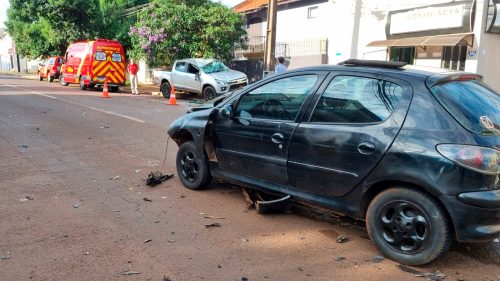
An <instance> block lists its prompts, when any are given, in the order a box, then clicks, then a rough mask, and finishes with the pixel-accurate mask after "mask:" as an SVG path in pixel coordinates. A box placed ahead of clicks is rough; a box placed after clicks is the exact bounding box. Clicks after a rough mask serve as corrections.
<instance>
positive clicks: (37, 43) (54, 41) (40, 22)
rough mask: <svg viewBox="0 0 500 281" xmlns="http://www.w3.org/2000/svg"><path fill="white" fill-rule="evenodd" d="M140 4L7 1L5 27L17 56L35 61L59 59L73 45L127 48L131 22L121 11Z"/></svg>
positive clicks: (133, 0)
mask: <svg viewBox="0 0 500 281" xmlns="http://www.w3.org/2000/svg"><path fill="white" fill-rule="evenodd" d="M145 2H146V1H144V0H10V7H9V10H8V12H7V17H8V18H7V22H6V27H7V31H8V32H9V34H10V35H11V36H12V38H13V39H14V41H15V42H16V49H17V52H18V53H19V54H21V55H24V56H27V57H30V58H37V57H46V56H53V55H62V54H64V52H65V51H66V48H67V47H68V45H69V44H70V43H72V42H74V41H78V40H87V39H95V38H108V39H115V40H118V41H120V42H122V44H124V46H125V47H128V46H130V38H129V36H128V34H127V32H128V29H129V26H130V25H131V24H132V23H133V21H135V18H131V17H124V16H123V11H124V9H126V8H128V7H131V6H134V5H137V4H142V3H145Z"/></svg>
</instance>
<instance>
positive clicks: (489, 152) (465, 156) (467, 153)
mask: <svg viewBox="0 0 500 281" xmlns="http://www.w3.org/2000/svg"><path fill="white" fill-rule="evenodd" d="M436 149H437V151H438V152H439V154H441V155H443V156H444V157H446V158H447V159H449V160H451V161H453V162H455V163H457V164H458V165H460V166H462V167H464V168H467V169H471V170H474V171H476V172H480V173H484V174H490V175H498V174H500V151H498V150H496V149H494V148H488V147H481V146H473V145H460V144H438V145H437V146H436Z"/></svg>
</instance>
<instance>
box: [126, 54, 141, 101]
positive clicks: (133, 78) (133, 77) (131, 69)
mask: <svg viewBox="0 0 500 281" xmlns="http://www.w3.org/2000/svg"><path fill="white" fill-rule="evenodd" d="M127 71H128V73H129V74H130V88H131V89H132V95H139V89H138V87H137V72H138V71H139V66H138V65H137V64H136V63H135V62H134V60H133V59H131V60H130V63H129V64H128V66H127Z"/></svg>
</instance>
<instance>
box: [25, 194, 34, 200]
mask: <svg viewBox="0 0 500 281" xmlns="http://www.w3.org/2000/svg"><path fill="white" fill-rule="evenodd" d="M24 198H26V199H28V200H33V196H31V195H29V194H26V195H24Z"/></svg>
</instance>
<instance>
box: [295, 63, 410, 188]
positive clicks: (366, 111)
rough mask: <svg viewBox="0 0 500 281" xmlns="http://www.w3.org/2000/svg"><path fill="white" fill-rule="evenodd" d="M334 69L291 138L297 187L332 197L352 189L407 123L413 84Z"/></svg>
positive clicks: (378, 159)
mask: <svg viewBox="0 0 500 281" xmlns="http://www.w3.org/2000/svg"><path fill="white" fill-rule="evenodd" d="M379 77H380V76H374V75H370V74H363V73H357V74H352V73H332V74H331V75H330V76H329V78H328V79H326V82H325V83H324V85H322V87H321V89H320V91H318V93H317V95H316V96H315V100H314V101H313V103H311V106H310V108H308V111H307V113H306V116H305V118H304V120H305V122H302V123H300V124H299V126H298V127H297V129H296V130H295V133H294V134H293V137H292V139H291V141H290V148H289V157H288V176H289V179H290V184H291V186H292V188H296V189H299V190H302V191H306V192H311V193H314V194H319V195H325V196H329V197H335V196H342V195H345V194H347V193H348V192H349V191H350V190H352V189H353V188H354V187H355V186H356V185H357V184H358V183H359V182H361V180H362V179H363V178H364V177H366V175H368V173H369V172H370V171H371V170H372V169H373V168H374V167H375V165H376V164H377V163H378V162H379V161H380V159H381V158H382V157H383V155H384V153H385V152H386V151H387V149H388V148H389V147H390V145H391V144H392V142H393V140H394V138H395V137H396V135H397V133H398V132H399V129H400V128H401V126H402V124H403V121H404V118H405V116H406V112H407V109H408V107H409V104H410V101H411V96H412V87H411V86H410V84H409V83H407V82H404V81H401V80H398V79H394V78H379Z"/></svg>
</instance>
